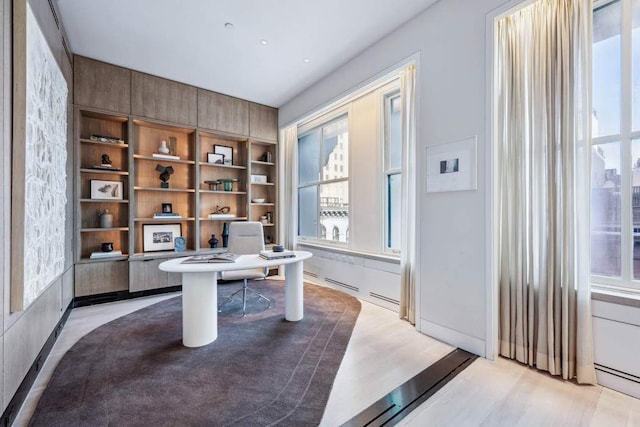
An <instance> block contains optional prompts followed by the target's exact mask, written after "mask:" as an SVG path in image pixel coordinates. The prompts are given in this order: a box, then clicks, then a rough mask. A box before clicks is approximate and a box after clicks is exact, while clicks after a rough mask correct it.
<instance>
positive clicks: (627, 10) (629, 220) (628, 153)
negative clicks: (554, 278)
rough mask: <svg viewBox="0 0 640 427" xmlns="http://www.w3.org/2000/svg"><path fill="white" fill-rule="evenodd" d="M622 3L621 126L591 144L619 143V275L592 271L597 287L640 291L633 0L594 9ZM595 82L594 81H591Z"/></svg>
mask: <svg viewBox="0 0 640 427" xmlns="http://www.w3.org/2000/svg"><path fill="white" fill-rule="evenodd" d="M617 1H618V2H619V3H620V16H621V21H620V130H619V133H617V134H611V135H603V136H597V137H594V136H592V138H591V146H592V148H593V147H597V146H599V145H602V144H607V143H614V142H619V143H620V194H621V197H620V248H621V249H620V251H621V254H620V266H621V267H620V277H609V276H602V275H597V274H591V282H592V284H594V285H595V287H602V288H612V289H619V290H626V291H629V290H631V291H635V292H637V291H640V279H638V280H635V279H634V278H633V246H634V236H633V212H632V198H633V195H632V162H633V159H632V145H633V141H634V140H640V130H638V131H635V132H634V131H633V129H632V126H633V124H632V109H633V104H632V102H633V92H632V89H633V80H632V66H633V63H632V55H633V45H632V31H633V27H632V16H631V15H632V3H631V2H632V0H603V1H596V2H594V4H593V12H594V13H595V12H596V11H597V10H598V9H600V8H602V7H605V6H608V5H609V4H612V3H615V2H617ZM591 84H593V81H592V83H591Z"/></svg>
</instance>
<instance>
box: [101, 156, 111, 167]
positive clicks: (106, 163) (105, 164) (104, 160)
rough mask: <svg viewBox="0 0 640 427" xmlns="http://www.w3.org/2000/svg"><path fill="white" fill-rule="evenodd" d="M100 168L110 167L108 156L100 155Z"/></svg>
mask: <svg viewBox="0 0 640 427" xmlns="http://www.w3.org/2000/svg"><path fill="white" fill-rule="evenodd" d="M102 167H104V168H110V167H111V159H110V158H109V155H108V154H106V153H105V154H103V155H102Z"/></svg>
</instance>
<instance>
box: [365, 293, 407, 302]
mask: <svg viewBox="0 0 640 427" xmlns="http://www.w3.org/2000/svg"><path fill="white" fill-rule="evenodd" d="M369 295H370V296H372V297H373V298H378V299H381V300H382V301H386V302H390V303H391V304H395V305H400V301H398V300H395V299H393V298H389V297H385V296H384V295H380V294H376V293H375V292H369Z"/></svg>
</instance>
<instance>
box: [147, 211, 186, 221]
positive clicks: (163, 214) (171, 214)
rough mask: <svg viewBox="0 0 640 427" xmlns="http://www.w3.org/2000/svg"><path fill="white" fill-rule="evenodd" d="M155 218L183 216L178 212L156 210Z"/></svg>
mask: <svg viewBox="0 0 640 427" xmlns="http://www.w3.org/2000/svg"><path fill="white" fill-rule="evenodd" d="M153 218H155V219H158V218H159V219H171V218H182V216H181V215H180V214H179V213H176V212H156V213H154V214H153Z"/></svg>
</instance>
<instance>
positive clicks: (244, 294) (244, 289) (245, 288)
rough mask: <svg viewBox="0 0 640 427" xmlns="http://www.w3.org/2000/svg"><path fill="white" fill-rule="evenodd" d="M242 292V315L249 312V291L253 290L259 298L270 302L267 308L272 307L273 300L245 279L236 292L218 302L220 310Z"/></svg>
mask: <svg viewBox="0 0 640 427" xmlns="http://www.w3.org/2000/svg"><path fill="white" fill-rule="evenodd" d="M240 292H242V317H244V316H245V315H246V314H247V292H253V293H254V294H255V295H257V296H258V298H260V299H263V300H265V301H266V302H267V303H268V305H267V310H268V309H270V308H271V300H270V299H269V298H267V297H265V296H264V295H262V294H261V293H260V292H258V291H257V290H255V289H253V288H250V287H249V286H247V279H243V284H242V287H241V288H240V289H238V290H237V291H235V292H234V293H232V294H231V295H229V296H228V297H227V298H225V299H224V301H222V302H221V303H220V304H218V312H220V311H222V310H221V309H222V306H224V305H225V304H228V303H230V302H231V301H232V300H233V297H235V296H236V295H238V294H239V293H240Z"/></svg>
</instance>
